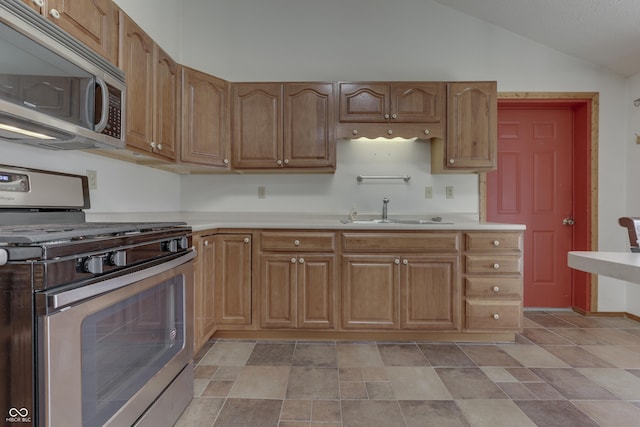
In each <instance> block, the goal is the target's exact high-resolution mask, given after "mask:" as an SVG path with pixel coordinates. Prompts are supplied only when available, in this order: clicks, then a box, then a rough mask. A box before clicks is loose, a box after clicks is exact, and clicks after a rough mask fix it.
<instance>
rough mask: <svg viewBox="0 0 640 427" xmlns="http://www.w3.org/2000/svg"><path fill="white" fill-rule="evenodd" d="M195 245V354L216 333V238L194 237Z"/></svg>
mask: <svg viewBox="0 0 640 427" xmlns="http://www.w3.org/2000/svg"><path fill="white" fill-rule="evenodd" d="M193 244H194V246H195V247H196V248H197V250H198V256H197V258H196V261H195V263H194V274H195V281H194V283H195V290H194V292H193V295H194V304H193V307H194V322H193V325H194V331H195V333H194V341H195V342H194V353H197V352H198V350H200V348H202V346H203V345H204V343H205V342H207V340H208V339H209V338H211V335H213V334H214V333H215V331H216V319H215V315H214V287H215V285H214V283H215V282H214V266H215V263H216V240H215V237H214V236H211V235H205V236H194V238H193Z"/></svg>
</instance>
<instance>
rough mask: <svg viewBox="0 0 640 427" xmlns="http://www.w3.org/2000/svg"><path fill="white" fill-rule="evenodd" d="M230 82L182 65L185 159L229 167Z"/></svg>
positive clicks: (183, 146) (182, 150)
mask: <svg viewBox="0 0 640 427" xmlns="http://www.w3.org/2000/svg"><path fill="white" fill-rule="evenodd" d="M229 133H230V124H229V82H227V81H225V80H222V79H219V78H217V77H214V76H211V75H209V74H206V73H203V72H200V71H197V70H194V69H191V68H189V67H184V66H183V67H182V147H181V159H182V161H183V162H189V163H197V164H202V165H207V166H220V167H225V168H228V167H229V149H230V148H229V145H230V144H229Z"/></svg>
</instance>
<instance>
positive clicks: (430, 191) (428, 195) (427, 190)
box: [424, 185, 433, 199]
mask: <svg viewBox="0 0 640 427" xmlns="http://www.w3.org/2000/svg"><path fill="white" fill-rule="evenodd" d="M432 197H433V188H432V187H431V186H430V185H428V186H426V187H424V198H425V199H430V198H432Z"/></svg>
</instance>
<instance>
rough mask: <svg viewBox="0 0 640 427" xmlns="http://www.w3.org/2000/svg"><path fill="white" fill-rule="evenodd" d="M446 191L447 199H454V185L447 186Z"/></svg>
mask: <svg viewBox="0 0 640 427" xmlns="http://www.w3.org/2000/svg"><path fill="white" fill-rule="evenodd" d="M444 190H445V194H446V197H447V199H453V185H447V186H446V187H445V188H444Z"/></svg>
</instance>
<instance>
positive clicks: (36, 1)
mask: <svg viewBox="0 0 640 427" xmlns="http://www.w3.org/2000/svg"><path fill="white" fill-rule="evenodd" d="M33 3H34V4H35V5H36V6H38V7H44V0H33Z"/></svg>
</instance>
